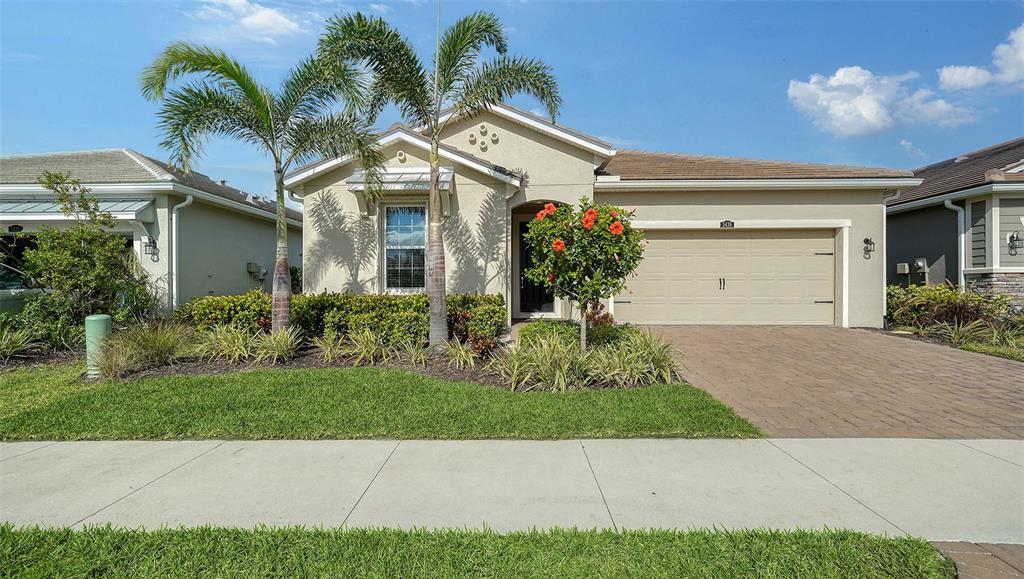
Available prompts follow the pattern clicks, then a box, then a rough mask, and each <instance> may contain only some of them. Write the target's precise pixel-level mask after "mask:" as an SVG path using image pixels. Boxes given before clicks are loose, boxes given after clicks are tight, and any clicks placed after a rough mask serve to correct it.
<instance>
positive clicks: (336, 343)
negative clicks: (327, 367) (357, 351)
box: [313, 331, 348, 364]
mask: <svg viewBox="0 0 1024 579" xmlns="http://www.w3.org/2000/svg"><path fill="white" fill-rule="evenodd" d="M313 346H314V347H315V348H316V351H317V356H318V357H319V358H320V361H321V362H324V363H325V364H331V363H333V362H334V361H336V360H340V359H342V358H344V357H345V356H346V354H347V353H348V341H347V340H346V339H345V337H344V336H342V335H341V334H339V333H338V332H333V331H332V332H325V333H324V335H322V336H317V337H315V338H313Z"/></svg>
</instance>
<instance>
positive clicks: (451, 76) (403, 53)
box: [318, 12, 562, 348]
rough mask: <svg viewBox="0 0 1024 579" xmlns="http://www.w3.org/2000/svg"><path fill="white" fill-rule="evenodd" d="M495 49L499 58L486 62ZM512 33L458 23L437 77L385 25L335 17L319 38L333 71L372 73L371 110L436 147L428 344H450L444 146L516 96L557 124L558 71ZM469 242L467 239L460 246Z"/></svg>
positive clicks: (487, 22)
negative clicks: (395, 116)
mask: <svg viewBox="0 0 1024 579" xmlns="http://www.w3.org/2000/svg"><path fill="white" fill-rule="evenodd" d="M485 48H491V49H493V50H494V51H495V52H496V53H497V56H495V57H494V58H492V59H489V60H486V61H483V60H481V51H482V50H483V49H485ZM507 52H508V41H507V38H506V34H505V29H504V27H503V26H502V24H501V22H500V21H499V20H498V18H497V17H496V16H494V15H493V14H490V13H486V12H476V13H473V14H470V15H469V16H465V17H463V18H460V19H459V20H457V21H456V22H455V23H454V24H452V25H451V26H449V27H448V28H447V29H446V30H445V32H444V34H443V35H441V36H440V38H438V40H437V47H436V51H435V53H434V55H433V59H432V62H433V64H434V67H433V70H432V71H430V70H428V69H427V67H425V66H424V65H423V62H422V61H421V60H420V59H419V57H418V56H417V55H416V51H415V50H414V49H413V46H412V44H411V43H410V42H409V41H408V40H407V39H406V38H405V37H403V36H402V34H401V33H400V32H398V30H396V29H395V28H394V27H392V26H391V25H390V24H388V23H387V22H386V21H385V20H384V19H382V18H373V17H367V16H365V15H363V14H361V13H359V12H356V13H354V14H350V15H347V16H342V17H336V18H331V19H329V20H328V21H327V27H326V33H325V34H324V35H323V36H322V37H321V38H320V43H319V48H318V55H319V57H320V59H321V60H322V61H324V62H326V63H327V66H328V67H331V66H338V64H339V63H347V62H351V61H357V62H360V63H362V64H364V65H365V66H367V67H368V68H369V70H371V71H372V72H373V81H372V85H371V88H372V92H371V97H370V104H371V107H372V110H373V111H379V110H380V109H381V108H382V107H383V106H385V105H386V104H388V103H393V104H395V105H396V106H397V107H398V111H399V113H401V115H402V117H403V118H404V119H405V121H406V122H408V123H409V124H411V125H413V126H415V127H418V128H420V129H421V134H423V135H424V136H425V137H426V138H427V139H429V140H430V159H429V160H430V192H429V195H428V209H427V215H428V216H429V224H428V228H427V260H428V263H427V270H428V271H430V275H428V276H427V279H426V283H427V295H428V296H429V297H430V316H429V340H430V345H431V346H432V347H435V348H437V347H440V346H441V345H442V344H444V343H445V342H446V341H447V340H448V339H449V331H448V316H447V311H448V310H447V306H446V303H445V302H446V288H445V280H446V279H447V277H446V275H445V251H444V237H443V233H442V231H443V226H444V212H443V211H442V210H441V192H440V186H439V179H440V170H441V156H440V153H439V150H440V147H441V139H442V138H443V136H444V132H445V129H446V128H447V127H448V126H450V125H451V124H452V123H455V122H461V121H463V120H465V119H472V118H474V117H476V116H478V115H480V114H481V113H484V112H485V111H487V110H488V109H490V108H491V107H493V106H494V105H496V104H498V103H500V102H502V101H504V100H506V99H508V98H509V97H511V96H513V95H516V94H527V95H530V96H533V97H535V98H536V99H537V100H539V101H540V102H541V103H542V104H543V105H544V107H545V108H546V109H547V112H548V114H549V115H550V116H551V119H552V120H554V118H555V116H556V115H557V114H558V109H559V107H560V106H561V102H562V99H561V97H560V96H559V93H558V85H557V83H556V81H555V77H554V75H553V74H552V72H551V67H549V66H548V65H547V64H544V63H543V62H542V61H540V60H537V59H531V58H522V57H515V56H509V55H508V54H507ZM458 241H459V242H463V241H464V240H458Z"/></svg>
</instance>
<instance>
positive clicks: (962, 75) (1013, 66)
mask: <svg viewBox="0 0 1024 579" xmlns="http://www.w3.org/2000/svg"><path fill="white" fill-rule="evenodd" d="M1008 40H1009V42H1004V43H1000V44H999V45H998V46H996V47H995V49H994V50H993V51H992V65H991V67H990V68H991V70H989V69H986V68H982V67H980V66H944V67H942V68H940V69H939V71H938V72H939V86H940V87H942V88H943V89H946V90H967V89H972V88H979V87H983V86H985V85H988V84H991V83H1000V84H1013V83H1017V82H1020V81H1022V80H1024V24H1021V25H1020V26H1019V27H1017V28H1016V29H1015V30H1014V31H1012V32H1010V35H1009V37H1008Z"/></svg>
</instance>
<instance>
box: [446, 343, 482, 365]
mask: <svg viewBox="0 0 1024 579" xmlns="http://www.w3.org/2000/svg"><path fill="white" fill-rule="evenodd" d="M444 354H445V356H446V357H447V358H448V365H449V366H451V367H452V368H455V369H457V370H465V369H467V368H475V367H476V352H474V351H473V347H472V346H470V345H469V344H467V343H465V342H463V341H462V340H459V339H458V338H453V339H451V340H448V341H447V342H445V344H444Z"/></svg>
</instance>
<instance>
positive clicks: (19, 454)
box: [0, 440, 60, 462]
mask: <svg viewBox="0 0 1024 579" xmlns="http://www.w3.org/2000/svg"><path fill="white" fill-rule="evenodd" d="M58 442H60V441H59V440H54V441H53V442H51V443H50V444H44V445H42V446H37V447H35V448H33V449H32V450H26V451H25V452H19V453H18V454H15V455H12V456H8V457H7V458H5V459H3V460H0V462H7V461H8V460H11V459H12V458H18V457H19V456H25V455H26V454H32V453H33V452H35V451H37V450H43V449H44V448H50V447H51V446H53V445H55V444H57V443H58Z"/></svg>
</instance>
